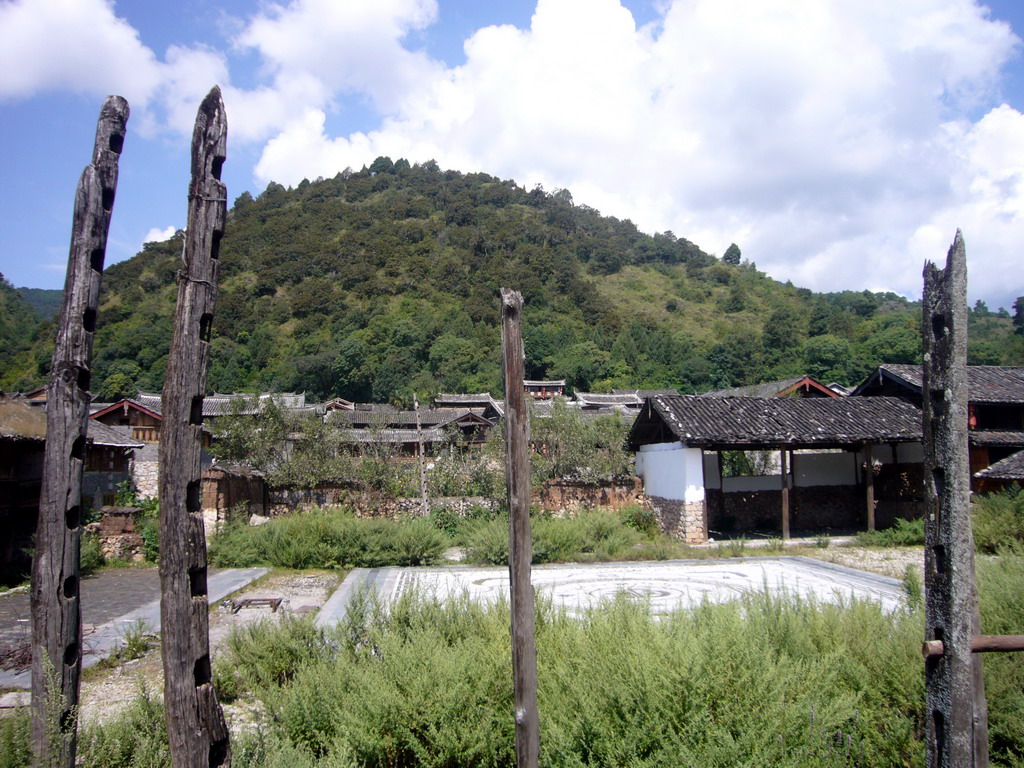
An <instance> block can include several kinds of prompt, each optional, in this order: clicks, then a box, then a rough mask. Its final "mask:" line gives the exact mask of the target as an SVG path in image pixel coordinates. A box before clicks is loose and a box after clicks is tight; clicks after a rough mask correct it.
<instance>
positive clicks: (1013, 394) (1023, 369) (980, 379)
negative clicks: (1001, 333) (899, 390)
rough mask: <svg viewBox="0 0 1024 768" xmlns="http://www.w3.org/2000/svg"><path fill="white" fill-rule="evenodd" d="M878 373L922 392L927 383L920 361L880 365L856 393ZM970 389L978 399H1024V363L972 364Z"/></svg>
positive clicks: (971, 394) (999, 401)
mask: <svg viewBox="0 0 1024 768" xmlns="http://www.w3.org/2000/svg"><path fill="white" fill-rule="evenodd" d="M878 375H883V376H887V377H888V378H891V379H894V380H895V381H898V382H900V383H902V384H904V385H905V386H907V387H908V388H909V389H911V390H913V391H915V392H920V391H921V387H922V386H923V385H924V373H923V370H922V368H921V366H920V365H881V366H879V367H878V371H876V372H875V373H873V374H872V375H871V377H870V378H869V379H868V380H867V381H866V382H864V383H863V384H861V385H860V386H859V387H857V390H855V392H854V394H857V393H858V392H859V391H860V390H861V389H862V388H863V387H864V386H865V385H867V384H868V383H869V382H870V381H871V379H873V378H875V377H876V376H878ZM967 391H968V398H969V399H970V400H971V401H972V402H975V403H1024V366H1013V365H969V366H967Z"/></svg>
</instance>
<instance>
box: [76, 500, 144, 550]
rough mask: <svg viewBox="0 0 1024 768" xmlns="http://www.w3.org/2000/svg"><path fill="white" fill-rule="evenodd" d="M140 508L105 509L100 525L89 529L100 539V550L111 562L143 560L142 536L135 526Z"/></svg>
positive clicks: (101, 515)
mask: <svg viewBox="0 0 1024 768" xmlns="http://www.w3.org/2000/svg"><path fill="white" fill-rule="evenodd" d="M140 511H141V510H139V508H138V507H103V509H102V510H101V514H100V520H99V522H98V523H90V524H89V525H88V526H87V529H88V530H89V531H90V532H92V533H95V534H96V535H98V536H99V537H100V549H101V550H102V552H103V555H104V557H106V558H108V559H111V560H143V559H144V553H143V546H142V536H141V535H140V534H139V532H138V530H137V529H136V525H135V516H136V514H138V513H139V512H140Z"/></svg>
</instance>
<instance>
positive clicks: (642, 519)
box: [619, 504, 661, 538]
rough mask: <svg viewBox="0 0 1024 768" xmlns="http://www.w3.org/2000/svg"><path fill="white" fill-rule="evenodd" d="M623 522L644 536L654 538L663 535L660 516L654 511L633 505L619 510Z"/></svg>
mask: <svg viewBox="0 0 1024 768" xmlns="http://www.w3.org/2000/svg"><path fill="white" fill-rule="evenodd" d="M619 514H620V515H621V516H622V521H623V522H624V523H625V524H626V526H627V527H629V528H633V529H634V530H636V531H639V532H640V533H642V534H643V535H644V536H648V537H650V538H653V537H655V536H657V535H658V534H659V533H661V523H659V522H658V515H657V514H656V513H655V512H654V510H652V509H647V508H645V507H641V506H640V505H639V504H633V505H630V506H628V507H623V508H622V509H621V510H619Z"/></svg>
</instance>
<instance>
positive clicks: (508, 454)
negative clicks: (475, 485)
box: [501, 288, 540, 768]
mask: <svg viewBox="0 0 1024 768" xmlns="http://www.w3.org/2000/svg"><path fill="white" fill-rule="evenodd" d="M522 315H523V297H522V295H521V294H520V293H519V291H512V290H509V289H508V288H502V289H501V355H502V369H503V372H504V375H505V446H506V451H505V484H506V486H507V487H508V525H509V547H508V571H509V581H510V587H511V595H512V674H513V677H514V678H515V719H516V766H517V768H536V766H537V760H538V756H539V754H540V715H539V714H538V712H537V648H536V646H535V645H534V640H533V626H534V614H533V585H532V584H531V583H530V560H531V559H532V556H533V542H532V541H531V539H530V454H529V450H530V410H529V405H528V404H527V402H526V392H525V391H524V389H523V377H524V374H525V367H526V364H525V358H524V355H523V336H522V331H521V328H520V324H521V320H522Z"/></svg>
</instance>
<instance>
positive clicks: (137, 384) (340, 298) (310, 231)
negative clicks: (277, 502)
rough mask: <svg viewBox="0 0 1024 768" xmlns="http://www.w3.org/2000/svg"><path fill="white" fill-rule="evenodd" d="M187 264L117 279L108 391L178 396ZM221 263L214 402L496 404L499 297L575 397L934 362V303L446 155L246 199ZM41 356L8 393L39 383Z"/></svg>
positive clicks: (105, 308) (537, 367) (990, 343)
mask: <svg viewBox="0 0 1024 768" xmlns="http://www.w3.org/2000/svg"><path fill="white" fill-rule="evenodd" d="M180 252H181V237H180V233H179V236H176V237H175V238H172V239H171V240H169V241H167V242H164V243H149V244H147V245H146V247H145V248H144V250H143V251H142V252H141V253H140V254H138V255H137V256H136V257H134V258H132V259H130V260H128V261H126V262H122V263H120V264H116V265H114V266H112V267H110V269H109V270H108V271H107V273H106V275H105V277H104V286H103V290H104V294H103V300H102V306H101V312H100V329H99V332H98V336H97V341H96V356H95V364H94V368H95V371H94V375H93V381H94V382H97V389H98V391H99V394H100V395H101V396H102V397H104V398H110V397H114V396H117V395H119V394H123V393H130V392H133V391H134V390H135V389H136V388H141V389H148V390H154V389H158V388H159V387H160V386H162V383H163V374H164V367H165V365H166V353H167V349H168V346H169V343H170V336H171V327H170V326H171V317H172V313H173V302H174V296H175V290H176V288H175V277H176V272H177V269H178V259H179V257H180ZM220 253H221V264H222V271H221V288H220V297H219V300H218V305H217V312H216V319H215V338H214V341H213V358H212V366H211V370H210V376H209V387H210V389H211V390H217V391H222V392H223V391H237V390H268V389H270V390H299V391H306V392H308V393H309V394H310V395H311V396H315V397H328V396H333V395H340V396H343V397H346V398H348V399H352V400H361V401H366V400H376V401H386V400H396V399H405V398H407V397H409V395H410V394H411V392H412V391H413V390H416V391H417V392H419V393H420V394H421V396H427V395H430V394H431V393H434V392H437V391H449V392H451V391H475V392H479V391H485V390H489V391H491V392H494V393H498V392H500V376H501V371H500V356H499V352H500V333H499V329H498V289H499V288H500V287H502V286H507V287H511V288H517V289H518V290H520V291H521V292H522V293H523V296H524V299H525V302H526V310H525V327H524V336H525V341H526V354H527V375H528V376H530V377H534V378H566V379H568V380H569V383H570V385H571V386H573V387H575V388H577V389H588V390H607V389H610V388H612V387H677V388H679V389H681V390H683V391H687V392H695V391H702V390H706V389H710V388H714V387H725V386H735V385H740V384H746V383H754V382H757V381H764V380H770V379H774V378H781V377H784V376H788V375H794V374H798V373H810V374H811V375H814V376H816V377H818V378H820V379H823V380H826V381H832V380H838V381H840V382H843V383H848V384H849V383H854V382H856V381H858V380H859V379H861V378H862V377H863V376H864V375H865V374H866V373H867V372H868V371H869V370H870V369H871V368H872V367H874V366H876V365H878V364H879V363H881V362H901V363H911V362H917V361H918V357H919V349H920V341H919V335H918V323H919V309H918V308H917V306H916V305H913V304H911V303H909V302H907V301H906V300H905V299H902V298H901V297H898V296H896V295H893V294H884V295H883V294H872V293H868V292H843V293H834V294H814V293H812V292H811V291H809V290H806V289H800V288H796V287H794V286H792V285H789V284H787V285H783V284H780V283H778V282H776V281H774V280H771V279H770V278H768V277H766V276H765V275H764V274H763V273H761V272H759V271H758V270H757V269H756V266H755V265H753V264H750V263H748V262H745V261H743V260H742V259H741V256H740V253H741V252H740V249H739V248H735V249H734V248H730V249H729V251H728V256H729V258H728V259H723V260H719V259H717V258H715V257H714V256H712V255H709V254H707V253H705V252H703V251H702V250H701V249H700V248H699V247H698V246H696V245H694V244H693V243H691V242H689V241H687V240H686V239H684V238H682V237H676V236H675V235H674V234H673V233H671V232H665V233H660V234H655V235H653V236H651V235H647V234H643V233H641V232H639V231H638V230H637V228H636V227H635V226H634V225H633V223H632V222H630V221H628V220H619V219H616V218H613V217H609V216H602V215H601V214H600V213H599V212H598V211H596V210H594V209H592V208H589V207H587V206H586V205H578V204H576V203H575V202H574V201H573V199H572V196H571V195H570V194H569V192H567V191H565V190H557V191H554V192H546V191H544V190H543V189H540V188H535V189H533V190H525V189H523V188H521V187H518V186H517V185H516V184H515V183H514V182H512V181H502V180H500V179H497V178H494V177H491V176H488V175H486V174H479V173H478V174H463V173H459V172H455V171H442V170H440V169H439V168H438V167H437V165H436V164H435V163H433V162H428V163H424V164H422V165H410V164H409V163H408V162H406V161H404V160H399V161H398V162H392V161H391V160H390V159H388V158H379V159H378V160H376V161H375V162H374V163H373V165H371V166H370V167H369V168H368V169H363V170H361V171H359V172H344V173H339V174H338V175H337V176H335V177H334V178H333V179H327V180H317V181H315V182H308V181H303V182H302V183H301V184H299V186H298V187H297V188H296V189H294V190H286V189H285V188H284V187H282V186H281V185H279V184H274V183H272V184H270V185H269V186H268V187H267V189H266V190H265V191H264V192H263V193H262V194H261V195H260V196H259V197H257V198H253V197H252V196H251V195H249V194H248V193H245V194H243V195H241V196H240V197H239V198H238V199H237V200H236V201H235V204H234V206H233V208H232V211H231V213H230V215H229V222H228V231H227V234H226V235H225V237H224V239H223V241H222V243H221V252H220ZM972 322H973V325H972V328H977V329H979V330H978V335H977V337H976V339H975V341H974V342H973V346H972V355H975V356H976V357H977V358H978V359H977V360H976V362H989V363H993V362H1001V363H1006V364H1011V363H1019V362H1024V344H1022V343H1021V341H1022V339H1021V337H1020V336H1015V335H1014V334H1013V327H1012V322H1011V319H1010V317H1009V315H1008V314H1006V313H1005V312H1003V313H1001V314H1000V313H991V312H988V311H987V310H984V311H980V312H975V313H972ZM40 346H41V345H39V344H37V348H36V349H35V350H34V354H31V355H29V356H25V355H23V356H22V358H21V359H23V360H27V361H29V362H28V363H25V364H24V365H21V366H13V367H12V368H10V369H8V368H5V369H4V380H6V381H8V382H12V373H11V371H14V372H15V373H16V375H17V378H18V383H19V384H20V385H22V386H26V385H29V384H32V383H35V382H36V381H38V380H41V377H42V376H43V375H44V374H45V364H46V363H45V361H46V360H48V356H47V355H46V354H45V353H44V350H42V349H41V348H40ZM33 360H34V361H36V362H35V368H34V369H33V370H29V371H28V372H27V373H26V372H25V371H26V369H27V368H31V367H32V366H31V361H33ZM8 386H11V383H9V384H8Z"/></svg>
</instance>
